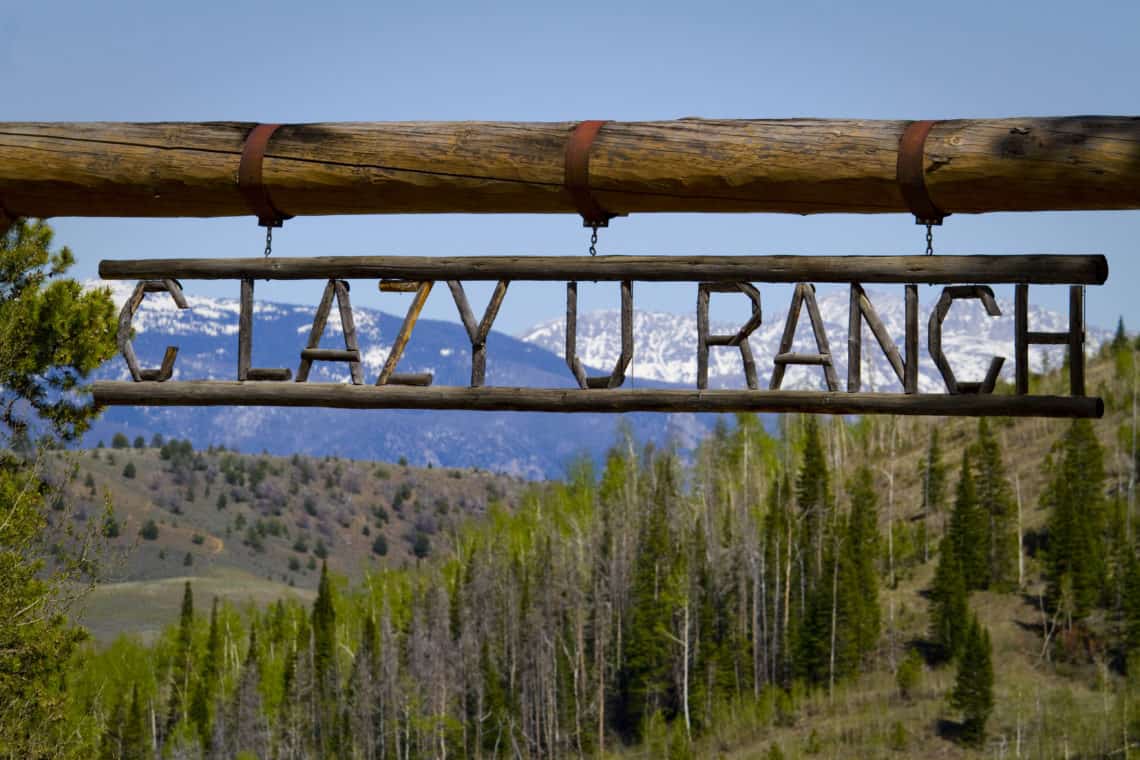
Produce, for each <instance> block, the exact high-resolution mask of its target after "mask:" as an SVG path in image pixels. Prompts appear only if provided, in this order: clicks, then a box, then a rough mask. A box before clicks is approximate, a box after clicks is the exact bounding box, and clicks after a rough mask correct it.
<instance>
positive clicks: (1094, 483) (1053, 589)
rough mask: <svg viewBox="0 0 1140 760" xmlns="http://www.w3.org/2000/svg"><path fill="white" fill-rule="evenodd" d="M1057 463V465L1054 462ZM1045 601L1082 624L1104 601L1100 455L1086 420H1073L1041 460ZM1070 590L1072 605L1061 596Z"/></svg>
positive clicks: (1096, 441)
mask: <svg viewBox="0 0 1140 760" xmlns="http://www.w3.org/2000/svg"><path fill="white" fill-rule="evenodd" d="M1058 457H1059V460H1058ZM1045 470H1046V473H1047V474H1048V476H1049V483H1048V485H1047V486H1046V488H1045V492H1044V493H1043V494H1042V501H1043V502H1044V504H1045V505H1046V506H1047V507H1048V508H1049V518H1048V523H1047V525H1048V535H1049V539H1048V548H1047V550H1046V555H1045V576H1046V581H1047V592H1046V593H1047V596H1048V599H1049V601H1050V604H1051V605H1053V607H1054V608H1057V607H1058V606H1060V605H1062V604H1064V605H1066V606H1067V607H1068V612H1069V614H1070V615H1071V616H1072V617H1075V618H1082V617H1084V616H1085V615H1087V614H1088V613H1089V612H1090V611H1091V610H1092V608H1093V607H1095V606H1096V605H1097V604H1098V603H1100V602H1101V601H1102V600H1103V598H1104V587H1105V561H1104V555H1105V539H1104V528H1103V526H1104V520H1105V515H1104V454H1103V451H1102V449H1101V446H1100V442H1099V441H1098V440H1097V437H1096V432H1095V430H1094V429H1093V426H1092V423H1091V422H1090V421H1089V420H1075V421H1074V422H1073V423H1072V424H1071V425H1070V426H1069V429H1068V430H1067V431H1066V432H1065V434H1064V435H1063V436H1062V437H1061V440H1060V441H1058V442H1057V443H1056V444H1055V445H1054V450H1053V453H1052V454H1051V455H1050V457H1049V458H1048V459H1047V460H1046V464H1045ZM1067 588H1071V596H1072V598H1071V599H1063V598H1062V597H1063V594H1062V591H1063V590H1065V589H1067Z"/></svg>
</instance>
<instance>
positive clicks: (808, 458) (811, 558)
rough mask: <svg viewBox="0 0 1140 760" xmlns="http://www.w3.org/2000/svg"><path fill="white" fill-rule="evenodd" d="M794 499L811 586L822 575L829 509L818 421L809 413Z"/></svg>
mask: <svg viewBox="0 0 1140 760" xmlns="http://www.w3.org/2000/svg"><path fill="white" fill-rule="evenodd" d="M796 501H797V503H798V505H799V510H800V515H801V516H802V519H803V526H804V527H803V543H802V551H803V552H804V556H805V557H806V558H807V567H808V578H807V585H808V586H809V587H810V588H814V587H815V585H816V583H817V582H818V581H819V579H820V578H821V577H822V576H823V574H824V569H823V566H824V562H823V553H824V545H825V543H826V539H825V536H824V531H825V529H826V527H827V523H828V520H829V515H830V511H831V486H830V481H829V476H828V472H827V458H826V456H825V455H824V452H823V443H822V442H821V440H820V434H819V422H818V421H817V420H816V418H815V417H812V416H809V417H807V418H806V420H805V423H804V452H803V462H802V463H801V464H800V471H799V474H798V476H797V477H796Z"/></svg>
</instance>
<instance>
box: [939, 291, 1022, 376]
mask: <svg viewBox="0 0 1140 760" xmlns="http://www.w3.org/2000/svg"><path fill="white" fill-rule="evenodd" d="M968 299H977V300H979V301H981V302H982V306H983V307H984V308H985V310H986V313H987V314H989V315H990V316H991V317H1000V316H1001V309H1000V308H998V304H997V300H996V299H995V298H994V292H993V290H992V289H991V288H989V287H987V286H985V285H955V286H953V287H948V288H943V289H942V295H941V296H940V297H939V299H938V303H937V304H935V306H934V309H933V310H932V311H931V312H930V322H929V323H928V326H927V350H928V351H929V352H930V358H931V359H933V360H934V366H936V367H938V372H939V373H940V374H941V375H942V380H943V382H944V383H946V392H947V393H949V394H951V395H957V394H977V393H980V394H989V393H993V390H994V386H995V384H996V383H997V378H998V374H999V373H1000V372H1001V368H1002V365H1003V364H1004V363H1005V357H1004V356H996V357H994V358H993V359H991V360H990V367H989V369H988V370H987V371H986V377H985V379H984V380H982V381H981V382H980V383H979V382H960V381H959V380H958V378H957V377H956V376H955V375H954V370H953V368H952V367H951V366H950V360H949V359H947V358H946V354H945V352H943V350H942V323H943V322H944V321H945V320H946V315H947V314H949V313H950V307H951V306H953V305H954V301H957V300H968Z"/></svg>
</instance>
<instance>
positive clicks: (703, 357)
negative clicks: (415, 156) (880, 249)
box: [94, 255, 1108, 417]
mask: <svg viewBox="0 0 1140 760" xmlns="http://www.w3.org/2000/svg"><path fill="white" fill-rule="evenodd" d="M100 272H101V273H102V274H103V275H104V276H105V277H108V278H121V277H140V278H142V279H140V280H139V282H138V284H137V285H136V286H135V289H134V291H133V295H132V297H131V298H130V299H129V300H128V302H127V304H126V306H124V308H123V312H122V314H121V316H120V320H119V336H118V337H119V345H120V349H121V351H122V353H123V357H124V360H125V361H126V363H127V365H128V368H129V369H130V371H131V377H132V379H133V380H134V382H131V383H116V382H100V383H96V384H95V386H94V394H95V401H96V403H98V404H137V405H199V404H201V405H228V404H237V405H279V406H322V407H342V408H351V409H406V408H418V409H467V410H488V411H492V410H493V411H541V412H634V411H654V412H721V411H757V412H781V411H804V412H817V413H834V414H870V413H892V414H937V415H991V414H996V415H1006V416H1017V415H1040V416H1061V417H1088V416H1100V415H1101V414H1102V413H1103V409H1104V407H1103V404H1102V403H1101V402H1100V400H1099V399H1089V398H1085V397H1084V345H1085V327H1084V319H1083V311H1084V287H1085V286H1086V285H1089V284H1093V285H1095V284H1100V283H1102V282H1104V281H1105V279H1106V278H1107V276H1108V265H1107V262H1106V261H1105V259H1104V257H1103V256H1070V255H1066V256H1054V255H1029V256H937V257H930V256H852V257H842V256H823V257H799V256H735V257H718V258H712V257H696V258H694V257H678V256H607V257H599V258H579V257H575V258H565V257H537V258H526V257H465V258H444V259H429V258H400V257H356V258H336V257H330V258H321V259H272V260H266V259H238V260H212V259H195V260H155V261H104V262H102V263H101V264H100ZM225 277H232V278H237V279H238V280H239V281H240V286H241V319H240V320H239V324H238V347H239V351H238V368H237V369H238V371H237V380H238V382H236V383H235V382H227V381H180V380H177V379H175V378H174V375H175V367H174V364H175V361H176V358H177V349H176V348H174V347H169V348H168V349H167V353H166V357H165V358H164V360H163V364H162V367H161V369H157V370H141V371H140V370H139V369H138V361H137V359H136V357H135V355H134V351H133V349H132V347H131V343H130V337H131V329H132V327H131V323H132V320H133V318H134V315H135V312H136V310H137V309H138V307H139V304H140V303H141V301H142V298H143V296H144V294H146V293H148V292H169V293H170V294H171V295H172V296H173V297H174V298H175V301H176V302H177V303H178V305H179V306H180V307H181V308H189V302H188V301H187V299H186V298H185V297H184V295H183V294H182V289H181V288H182V286H181V285H180V281H181V280H190V279H218V278H225ZM301 277H319V278H327V279H326V281H325V285H324V290H323V295H322V297H321V300H320V305H319V306H318V307H317V310H316V312H315V315H314V319H313V323H312V325H311V326H310V330H309V337H308V340H307V341H306V343H305V345H304V346H303V347H300V349H299V353H298V358H299V361H300V364H299V367H298V371H297V373H296V381H295V382H288V381H289V380H291V379H292V373H291V372H290V370H289V369H287V368H281V369H259V368H253V367H250V366H249V357H250V355H251V352H252V341H253V322H254V320H253V315H254V312H255V310H254V303H253V283H254V281H255V280H256V279H298V278H301ZM345 277H354V278H359V277H371V278H374V279H375V280H376V281H377V286H378V288H379V290H380V292H381V293H388V294H392V296H390V297H400V295H399V294H403V296H404V297H406V296H409V295H410V296H411V297H412V300H411V304H410V305H409V306H408V310H407V315H406V317H405V318H404V321H403V323H402V324H401V326H400V329H399V331H398V334H397V335H396V336H395V338H394V341H393V343H392V346H391V348H390V349H389V353H388V356H387V358H386V360H384V361H383V364H382V367H381V368H380V370H379V375H378V377H377V378H376V381H375V385H371V386H370V385H368V384H367V383H365V378H364V367H363V363H362V357H363V356H364V354H365V351H364V349H363V348H362V347H361V346H360V344H359V337H358V335H357V332H356V328H355V321H354V318H353V314H352V305H351V302H350V300H349V283H348V282H347V280H346V279H342V278H345ZM439 280H443V281H445V282H446V283H447V286H448V291H449V292H450V295H451V298H452V300H453V301H454V303H455V307H456V310H457V312H458V316H459V319H460V321H461V322H462V324H463V328H464V331H465V333H466V337H467V339H468V341H469V343H470V355H471V381H470V385H469V386H468V387H444V388H438V387H430V386H432V384H433V382H434V380H435V377H434V374H433V373H432V372H424V371H418V372H397V371H396V370H397V367H398V365H399V363H400V360H401V357H402V356H403V354H404V352H405V348H406V347H407V345H408V344H409V342H410V341H411V340H412V338H413V332H414V330H415V327H416V324H417V321H418V318H419V315H420V312H421V310H422V309H423V307H424V305H425V303H426V301H427V299H428V297H429V295H430V294H431V293H432V292H433V285H434V284H435V283H436V282H437V281H439ZM461 280H484V281H495V282H496V284H495V288H494V293H493V295H492V296H491V298H490V301H489V303H488V305H487V306H486V308H485V310H484V312H483V314H482V317H481V318H477V317H476V313H475V311H474V310H473V309H472V308H471V304H470V302H469V301H468V299H467V296H466V293H465V291H464V288H463V283H462V281H461ZM517 280H531V281H550V280H564V281H565V282H566V294H567V301H566V324H565V335H566V353H565V360H566V364H567V368H568V377H567V380H568V381H572V382H573V384H575V385H577V386H578V387H577V388H576V389H574V390H565V389H561V388H504V387H490V388H488V387H484V385H485V381H486V366H487V354H488V346H487V339H488V336H489V335H490V332H491V330H492V327H493V324H494V321H495V318H496V317H497V316H498V314H499V311H500V308H501V307H502V305H503V303H504V299H505V298H506V295H507V290H508V286H509V285H510V284H511V283H512V282H514V281H517ZM578 280H598V281H610V282H616V283H617V284H618V285H619V290H620V296H621V310H620V314H621V320H620V327H619V330H620V345H621V352H620V356H619V358H618V360H617V363H616V365H615V366H614V368H613V369H612V370H611V371H610V373H609V374H607V375H590V374H587V371H588V369H589V368H587V367H586V366H585V365H584V364H583V363H582V361H581V360H580V359H579V357H578V353H577V339H576V334H577V323H578V315H577V312H578V309H577V305H578ZM813 280H814V281H822V282H833V283H834V282H843V283H847V284H848V286H849V288H850V295H849V298H850V301H849V319H848V326H847V329H848V335H847V341H846V344H847V363H848V373H847V387H846V392H843V391H842V390H841V389H840V385H839V377H838V373H837V372H836V367H835V362H834V359H835V353H834V349H833V348H832V343H831V341H830V340H829V337H828V335H827V328H826V326H825V324H824V322H823V318H822V316H821V313H820V309H819V306H818V304H817V302H816V297H815V286H814V284H813V282H812V281H813ZM635 281H654V282H690V283H693V284H694V286H695V296H696V313H697V320H696V322H697V327H696V330H697V335H696V339H697V340H696V343H697V382H696V385H697V387H696V389H695V390H673V389H670V390H662V389H654V388H643V389H638V390H621V386H623V385H624V384H625V380H626V373H627V370H628V369H629V367H630V366H631V362H632V360H633V357H634V353H635V350H636V346H635V335H634V309H633V302H634V283H635ZM979 281H983V282H990V283H1005V284H1011V283H1012V284H1014V285H1015V288H1016V300H1015V306H1014V311H1015V315H1014V317H1015V323H1016V330H1015V346H1014V348H1015V358H1014V367H1015V375H1016V385H1015V387H1014V390H1015V393H1014V394H1013V395H1003V394H998V393H995V390H996V387H997V381H998V377H999V373H1000V371H1001V369H1002V367H1003V365H1004V362H1005V357H993V358H992V359H991V360H990V366H989V371H988V372H987V373H986V375H985V377H984V378H983V379H981V380H980V381H964V380H962V379H961V378H959V377H958V376H957V375H956V374H955V371H954V367H953V363H952V361H951V359H950V357H947V355H946V354H945V352H944V351H943V350H942V323H943V321H944V320H945V319H946V317H947V315H948V313H949V311H950V309H951V307H952V306H953V304H954V302H955V301H958V300H976V301H979V302H980V303H981V305H982V306H983V307H984V309H985V311H986V313H987V314H988V315H989V316H991V317H997V316H1001V308H1000V306H999V305H998V303H997V300H996V299H995V297H994V293H993V290H992V289H991V288H990V287H989V286H988V285H979V284H976V283H977V282H979ZM757 282H792V283H795V288H794V291H793V296H792V301H791V304H790V306H789V307H788V310H787V314H786V316H785V317H784V319H783V327H784V329H783V332H782V338H781V340H780V344H779V347H778V349H777V351H776V354H775V356H774V357H773V359H772V366H771V376H770V380H769V382H768V384H767V385H768V387H767V390H761V384H760V379H759V374H758V369H757V362H756V357H755V354H754V353H753V350H752V347H751V345H750V343H749V340H750V336H751V335H752V334H753V333H754V332H755V331H756V330H757V329H758V328H759V327H760V325H761V324H762V322H763V305H762V294H761V290H760V288H758V287H757V286H756V284H755V283H757ZM963 282H968V283H975V284H969V285H962V284H949V285H945V286H944V287H943V288H942V289H941V292H940V294H939V296H938V299H937V303H936V304H935V306H934V308H933V311H932V312H931V315H930V320H929V325H928V329H927V350H928V352H929V355H930V357H931V358H932V359H933V361H934V364H935V366H936V367H937V369H938V371H939V373H940V374H941V376H942V380H943V382H944V385H945V388H946V390H947V394H946V395H941V394H931V393H919V388H918V360H919V356H918V353H919V350H918V343H919V340H918V333H919V324H918V311H919V310H918V288H917V283H931V284H943V283H963ZM865 283H881V284H882V283H885V284H889V283H902V284H903V285H904V289H905V293H906V308H905V319H904V321H905V325H904V335H902V336H897V337H899V338H901V340H902V345H903V351H902V352H900V351H899V349H898V347H897V346H896V345H895V337H896V336H891V335H890V334H889V332H888V330H887V327H886V325H885V323H884V322H883V320H882V319H881V318H880V317H879V315H878V313H877V311H876V309H875V304H874V299H873V298H872V297H871V295H869V294H868V292H867V291H866V290H865V289H864V284H865ZM1059 283H1061V284H1068V286H1069V291H1070V299H1069V304H1070V311H1071V314H1070V319H1069V330H1068V331H1067V332H1063V333H1062V332H1058V333H1043V332H1039V331H1031V330H1030V329H1029V319H1028V310H1029V291H1028V288H1029V286H1030V284H1059ZM714 295H715V296H716V297H717V298H736V299H747V301H748V303H749V305H750V312H751V315H750V317H749V318H748V319H747V320H745V321H744V322H743V324H741V325H739V326H733V329H732V330H731V331H730V332H724V333H716V334H714V333H713V332H712V330H711V323H710V320H709V305H710V301H711V299H712V298H713V297H714ZM334 300H335V301H336V303H337V307H338V310H339V315H340V320H341V326H342V333H343V338H344V347H343V348H340V347H336V348H327V347H326V348H322V347H321V345H320V341H321V336H322V335H323V333H324V332H325V328H326V324H327V321H328V318H329V317H330V315H331V311H332V304H333V301H334ZM803 321H807V322H808V323H809V325H810V329H811V334H812V335H813V337H814V340H815V347H816V353H807V354H805V353H796V351H795V348H794V343H795V336H796V334H797V330H798V328H799V327H800V324H801V322H803ZM864 324H865V325H866V326H867V327H868V328H869V329H870V330H871V333H872V334H873V335H874V337H875V340H876V342H877V343H878V348H879V349H880V350H881V351H882V352H883V353H884V354H885V355H886V357H887V359H888V361H889V362H890V365H891V368H892V370H893V371H894V373H895V375H896V376H897V377H898V379H899V382H900V385H901V387H902V391H903V392H902V393H864V392H862V388H861V383H862V379H861V376H860V372H859V366H860V364H861V362H862V335H863V332H864V329H863V328H864ZM833 337H834V336H833ZM1030 344H1050V345H1065V346H1067V347H1068V350H1069V356H1070V361H1069V365H1070V373H1069V374H1070V393H1071V395H1070V396H1030V395H1028V377H1029V366H1028V347H1029V345H1030ZM838 345H842V344H838ZM714 347H716V348H720V349H722V350H730V351H739V352H740V355H741V360H742V363H743V367H744V374H745V381H746V384H747V386H748V390H746V391H727V390H709V389H708V375H709V372H708V368H709V365H708V362H709V353H710V351H711V349H712V348H714ZM314 361H321V362H346V363H347V364H348V365H349V369H350V372H351V384H335V383H333V384H330V383H309V382H308V381H309V373H310V369H311V367H312V364H313V362H314ZM789 365H800V366H804V367H808V368H812V371H818V372H820V373H821V374H822V378H823V380H824V381H825V383H824V384H825V387H826V388H827V390H826V391H825V392H807V391H786V390H782V389H781V383H782V381H783V379H784V376H785V372H786V370H787V368H788V366H789ZM421 369H422V368H421ZM172 379H173V382H171V380H172Z"/></svg>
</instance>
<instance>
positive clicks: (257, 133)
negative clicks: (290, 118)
mask: <svg viewBox="0 0 1140 760" xmlns="http://www.w3.org/2000/svg"><path fill="white" fill-rule="evenodd" d="M280 126H281V125H280V124H258V125H257V126H256V127H254V128H253V129H252V130H250V133H249V135H248V136H247V137H246V138H245V145H244V146H243V147H242V151H241V163H240V164H238V190H240V191H241V194H242V197H244V198H245V203H246V206H248V207H249V210H250V212H252V213H253V214H255V215H256V216H257V223H258V224H260V225H261V226H262V227H280V226H281V225H282V224H283V223H284V222H285V220H286V219H292V218H293V216H292V215H291V214H286V213H283V212H282V211H280V210H279V209H278V208H277V207H276V206H274V205H273V199H272V198H270V196H269V188H267V187H266V186H265V183H264V182H263V181H262V170H261V166H262V163H263V161H264V159H265V149H266V147H267V146H268V145H269V138H271V137H272V136H273V133H274V132H276V131H277V128H278V127H280Z"/></svg>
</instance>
